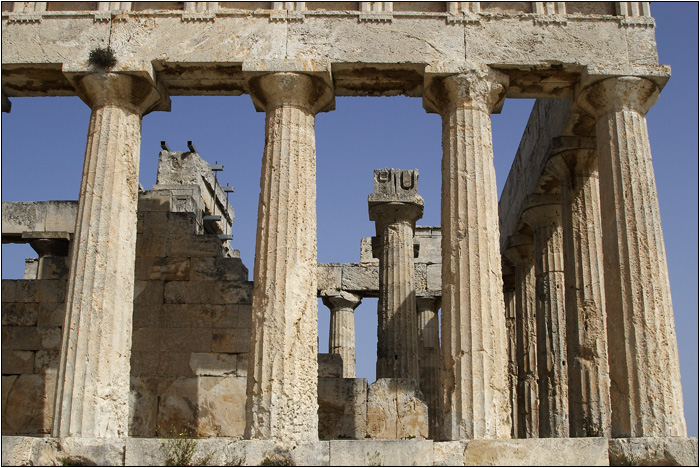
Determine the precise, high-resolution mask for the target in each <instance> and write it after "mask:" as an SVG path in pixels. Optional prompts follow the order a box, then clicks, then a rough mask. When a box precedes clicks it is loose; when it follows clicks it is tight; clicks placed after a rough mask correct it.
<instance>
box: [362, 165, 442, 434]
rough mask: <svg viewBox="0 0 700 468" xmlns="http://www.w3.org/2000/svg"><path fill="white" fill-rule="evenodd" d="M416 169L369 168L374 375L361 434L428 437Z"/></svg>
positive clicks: (420, 209) (420, 205)
mask: <svg viewBox="0 0 700 468" xmlns="http://www.w3.org/2000/svg"><path fill="white" fill-rule="evenodd" d="M417 188H418V170H412V171H402V170H396V171H394V169H377V170H375V171H374V193H372V194H370V196H369V199H368V204H369V219H370V220H371V221H374V222H375V225H376V230H377V242H376V245H377V246H378V252H377V255H376V256H378V257H379V302H378V305H377V314H378V324H377V381H376V382H375V383H373V384H372V385H370V386H369V390H368V393H367V435H368V437H371V438H376V439H401V438H406V437H418V438H427V437H428V407H427V405H426V403H425V401H424V399H423V396H422V394H421V392H420V386H419V380H418V379H419V375H420V374H419V370H418V325H417V317H416V291H415V281H414V267H413V257H414V248H413V235H414V233H415V228H416V221H417V220H418V219H420V218H421V217H422V216H423V198H422V197H421V196H419V195H418V192H417Z"/></svg>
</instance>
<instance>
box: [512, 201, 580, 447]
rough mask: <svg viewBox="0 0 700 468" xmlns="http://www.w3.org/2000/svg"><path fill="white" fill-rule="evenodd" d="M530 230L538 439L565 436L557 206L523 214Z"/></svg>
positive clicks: (565, 375) (561, 273) (563, 319)
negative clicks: (535, 320) (537, 398)
mask: <svg viewBox="0 0 700 468" xmlns="http://www.w3.org/2000/svg"><path fill="white" fill-rule="evenodd" d="M523 218H524V219H525V222H527V223H528V224H529V225H530V226H532V229H533V231H534V234H533V241H534V247H535V252H534V259H535V277H536V286H535V290H536V300H537V374H538V378H539V393H540V404H539V410H540V421H539V424H540V437H568V436H569V395H568V379H569V377H568V369H567V367H566V359H567V353H566V308H565V302H564V301H565V296H564V289H565V284H564V257H563V254H562V253H563V239H562V227H561V212H560V206H559V205H540V206H537V207H534V208H530V209H528V210H526V211H525V212H524V213H523Z"/></svg>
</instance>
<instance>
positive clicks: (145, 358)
mask: <svg viewBox="0 0 700 468" xmlns="http://www.w3.org/2000/svg"><path fill="white" fill-rule="evenodd" d="M158 355H159V353H157V352H150V351H136V350H134V349H133V348H132V350H131V375H132V377H133V376H147V375H159V371H158V361H159V359H158Z"/></svg>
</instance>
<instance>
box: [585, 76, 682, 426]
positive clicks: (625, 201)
mask: <svg viewBox="0 0 700 468" xmlns="http://www.w3.org/2000/svg"><path fill="white" fill-rule="evenodd" d="M658 93H659V90H658V87H657V85H656V84H654V83H653V82H652V81H649V80H646V79H642V78H636V77H620V78H609V79H604V80H601V81H598V82H595V83H594V84H593V85H591V86H590V87H588V88H585V89H583V90H582V91H580V92H579V96H578V103H579V104H580V105H582V106H583V107H584V109H585V110H587V111H588V112H589V113H591V114H592V115H593V116H595V118H596V127H595V128H596V143H597V152H598V171H599V177H600V201H601V220H602V229H603V255H604V258H605V264H604V265H605V275H604V276H605V300H606V310H607V319H608V335H609V336H608V352H609V362H610V382H611V395H610V397H611V404H612V436H613V437H665V436H679V437H684V436H685V435H686V434H687V432H686V424H685V417H684V414H683V394H682V391H681V380H680V366H679V362H678V345H677V342H676V332H675V329H674V320H673V306H672V304H671V291H670V285H669V277H668V267H667V264H666V250H665V247H664V242H663V233H662V231H661V216H660V213H659V201H658V198H657V194H656V182H655V180H654V170H653V168H652V163H651V148H650V146H649V135H648V132H647V123H646V117H645V114H646V112H647V110H648V109H649V108H650V107H651V106H652V105H653V104H654V102H655V101H656V99H657V97H658Z"/></svg>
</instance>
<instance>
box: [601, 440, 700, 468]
mask: <svg viewBox="0 0 700 468" xmlns="http://www.w3.org/2000/svg"><path fill="white" fill-rule="evenodd" d="M608 445H609V454H610V465H611V466H645V465H646V466H698V438H697V437H660V438H652V437H638V438H631V439H610V441H609V443H608Z"/></svg>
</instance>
